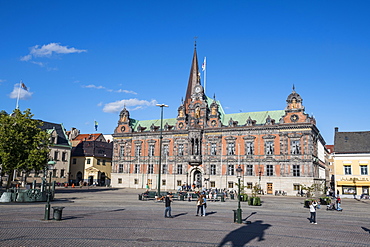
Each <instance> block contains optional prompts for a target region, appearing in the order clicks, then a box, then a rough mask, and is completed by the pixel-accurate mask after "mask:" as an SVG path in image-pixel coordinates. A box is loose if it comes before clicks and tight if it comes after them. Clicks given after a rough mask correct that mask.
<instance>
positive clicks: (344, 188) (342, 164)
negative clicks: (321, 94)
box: [332, 128, 370, 198]
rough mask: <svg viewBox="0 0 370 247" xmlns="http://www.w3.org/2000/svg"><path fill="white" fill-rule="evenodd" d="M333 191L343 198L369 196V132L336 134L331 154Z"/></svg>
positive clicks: (336, 129) (336, 130) (336, 131)
mask: <svg viewBox="0 0 370 247" xmlns="http://www.w3.org/2000/svg"><path fill="white" fill-rule="evenodd" d="M332 158H333V166H334V171H333V172H334V178H335V191H336V193H338V191H339V194H340V195H343V197H353V196H356V198H360V196H361V195H369V187H370V175H369V164H370V131H362V132H338V128H335V137H334V153H333V154H332Z"/></svg>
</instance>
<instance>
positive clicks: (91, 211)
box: [0, 187, 370, 246]
mask: <svg viewBox="0 0 370 247" xmlns="http://www.w3.org/2000/svg"><path fill="white" fill-rule="evenodd" d="M141 192H142V190H135V189H109V188H107V189H104V188H90V189H87V188H86V187H84V188H82V189H81V188H74V189H64V188H58V189H57V193H56V200H55V201H53V202H52V203H51V204H52V206H63V207H65V208H64V210H63V215H62V221H54V220H50V221H44V220H43V218H44V207H45V203H28V204H26V203H2V204H0V207H1V211H0V222H1V231H0V239H1V244H0V245H1V246H370V222H369V218H370V210H369V205H370V200H355V199H352V198H351V199H349V198H345V199H343V204H342V207H343V208H344V210H343V212H337V211H327V210H325V206H321V209H318V210H317V222H318V224H317V225H313V224H310V223H309V220H308V217H309V210H308V209H307V208H304V207H303V200H304V198H299V197H286V196H284V197H283V196H262V197H261V198H262V206H259V207H253V206H248V205H247V204H246V203H242V209H243V218H245V219H247V220H248V221H250V222H251V224H235V223H234V222H233V211H232V210H235V209H236V208H237V201H236V200H227V201H226V202H208V203H207V205H208V207H207V216H206V217H196V216H195V215H196V204H195V201H192V202H188V201H178V200H175V201H174V202H173V204H172V215H173V216H174V218H164V204H163V203H161V202H154V201H153V200H148V201H139V200H138V193H141Z"/></svg>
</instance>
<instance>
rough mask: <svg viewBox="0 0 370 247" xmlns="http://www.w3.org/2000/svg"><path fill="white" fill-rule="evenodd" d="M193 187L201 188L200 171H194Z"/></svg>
mask: <svg viewBox="0 0 370 247" xmlns="http://www.w3.org/2000/svg"><path fill="white" fill-rule="evenodd" d="M193 185H194V188H202V173H201V172H200V171H199V170H196V171H194V180H193Z"/></svg>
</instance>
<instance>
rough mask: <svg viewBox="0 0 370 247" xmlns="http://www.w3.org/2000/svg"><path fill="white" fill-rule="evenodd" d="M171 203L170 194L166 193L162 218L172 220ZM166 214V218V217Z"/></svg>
mask: <svg viewBox="0 0 370 247" xmlns="http://www.w3.org/2000/svg"><path fill="white" fill-rule="evenodd" d="M171 202H172V193H171V192H170V193H168V194H167V196H166V197H165V198H164V206H165V210H164V217H165V218H173V217H172V215H171ZM167 214H168V216H167Z"/></svg>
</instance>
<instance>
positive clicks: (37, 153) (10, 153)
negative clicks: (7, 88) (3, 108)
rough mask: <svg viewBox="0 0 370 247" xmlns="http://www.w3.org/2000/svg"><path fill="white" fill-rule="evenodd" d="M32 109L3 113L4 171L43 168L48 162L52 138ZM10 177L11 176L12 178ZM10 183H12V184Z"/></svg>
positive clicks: (0, 147)
mask: <svg viewBox="0 0 370 247" xmlns="http://www.w3.org/2000/svg"><path fill="white" fill-rule="evenodd" d="M32 117H33V114H31V111H30V109H27V110H25V111H24V112H23V113H22V112H21V111H20V110H19V109H15V110H14V111H13V113H12V114H11V115H8V114H5V113H2V114H0V164H2V171H3V173H7V174H12V172H13V171H14V170H15V169H17V170H20V171H25V172H29V171H32V170H34V171H39V170H43V169H44V168H45V166H47V162H48V158H49V152H50V149H49V145H50V141H49V140H50V138H49V134H48V133H46V131H43V130H42V129H41V128H40V126H42V122H41V121H39V120H35V119H32ZM9 180H10V179H8V181H9ZM8 185H9V184H8Z"/></svg>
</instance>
